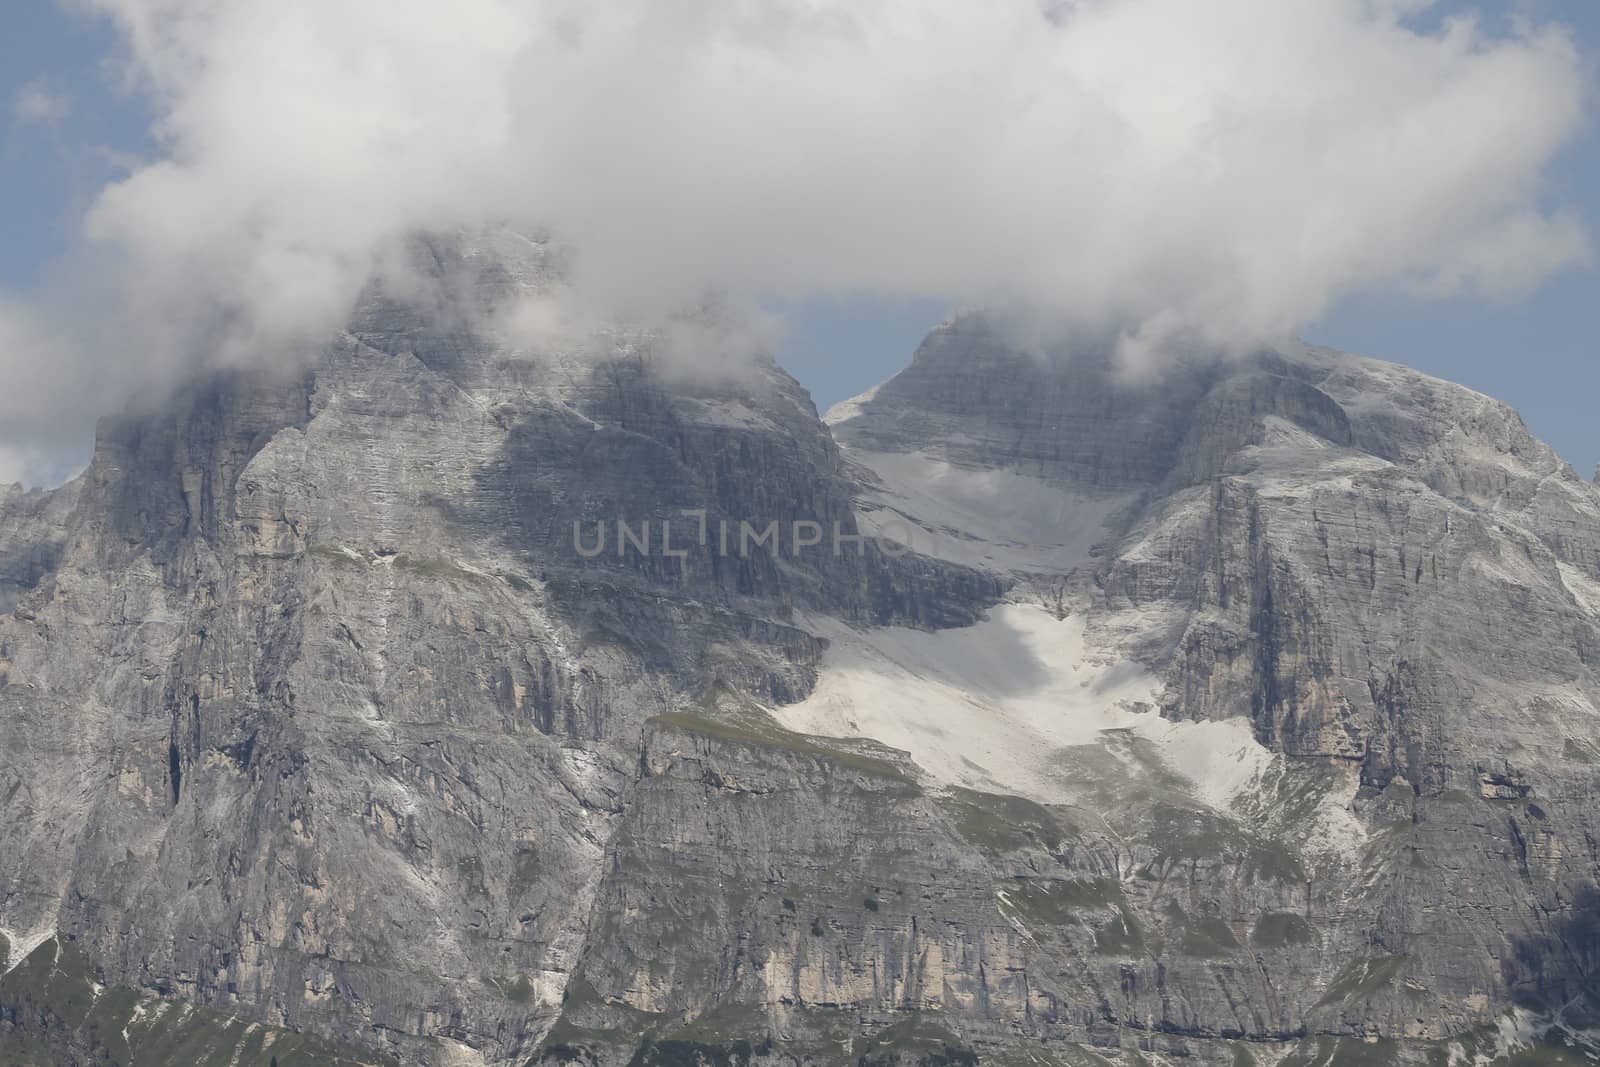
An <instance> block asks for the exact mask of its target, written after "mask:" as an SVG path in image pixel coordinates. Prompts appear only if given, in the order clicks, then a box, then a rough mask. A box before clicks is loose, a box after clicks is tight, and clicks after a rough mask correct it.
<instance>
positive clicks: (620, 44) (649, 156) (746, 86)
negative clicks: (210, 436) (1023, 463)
mask: <svg viewBox="0 0 1600 1067" xmlns="http://www.w3.org/2000/svg"><path fill="white" fill-rule="evenodd" d="M77 2H78V4H79V6H85V7H88V8H89V9H91V10H92V11H94V12H97V13H98V14H99V15H100V16H103V17H108V18H110V19H111V20H113V22H114V23H115V25H116V26H118V27H119V29H120V31H121V35H122V39H123V41H124V42H125V45H126V57H125V58H126V61H127V63H128V69H129V73H130V75H131V76H132V78H133V82H134V84H135V85H137V86H139V87H140V91H142V92H145V93H147V94H149V95H150V97H151V98H152V99H153V101H154V102H155V108H156V111H157V113H158V114H159V116H160V120H159V127H158V131H157V132H158V136H159V143H160V145H161V158H158V159H153V160H150V161H148V162H146V163H145V164H143V165H141V166H139V167H138V168H136V169H135V170H134V171H133V173H131V174H130V175H129V176H128V177H127V178H126V179H125V180H123V181H120V182H118V183H117V184H115V185H112V186H111V187H109V188H107V189H105V190H104V191H103V192H102V194H101V195H100V196H99V198H98V199H97V201H96V202H95V203H94V205H93V207H92V208H91V210H90V211H89V212H88V214H87V217H86V219H85V226H84V238H83V246H82V247H81V248H80V249H79V250H78V251H77V252H76V253H75V260H74V262H75V263H76V264H77V265H78V266H77V269H75V270H73V271H71V272H63V276H64V278H65V280H63V281H61V282H60V283H59V284H58V285H57V286H56V289H55V291H53V292H50V293H46V294H43V295H38V294H36V295H32V296H21V295H13V296H10V297H6V296H3V295H0V338H3V339H4V344H3V346H0V360H3V361H4V362H5V366H6V369H7V377H8V379H9V380H13V381H19V382H21V383H22V387H21V388H20V389H14V390H10V391H9V397H8V398H7V399H6V400H4V401H0V406H3V409H0V417H3V418H4V422H5V425H6V426H7V427H8V430H11V431H12V432H14V433H15V432H17V431H16V429H15V428H18V427H21V428H23V429H24V430H25V429H26V427H27V426H28V425H29V424H30V423H31V422H35V421H38V419H39V418H49V419H52V420H53V419H55V418H56V417H57V415H58V414H59V408H60V407H61V406H62V405H68V406H71V404H73V403H77V402H82V403H85V404H88V403H90V402H92V403H94V404H103V403H106V402H109V401H110V400H111V399H113V398H114V397H115V395H116V394H117V393H118V392H119V391H127V390H130V389H131V388H133V387H134V386H135V385H146V384H148V383H149V382H150V381H152V380H153V379H154V380H156V381H160V380H164V379H168V378H172V377H174V376H178V375H181V374H184V373H188V372H190V371H191V370H192V369H193V368H194V367H195V366H196V365H197V361H204V360H212V359H220V360H224V361H241V360H243V361H248V360H251V359H256V358H283V355H284V353H285V352H286V351H292V350H294V349H295V348H296V347H297V346H300V345H303V344H304V343H305V339H307V338H312V337H315V336H316V335H317V334H319V333H321V332H325V331H328V330H331V329H334V328H336V327H337V325H338V324H339V322H340V320H341V318H342V317H343V316H344V315H345V314H346V313H347V312H348V310H349V307H350V305H351V303H352V302H353V300H354V299H355V297H356V295H357V293H358V292H359V291H360V289H361V287H362V285H363V284H364V283H365V281H366V280H367V279H368V278H369V276H370V274H371V272H372V270H373V269H374V266H375V264H377V263H378V262H379V260H380V256H381V252H382V250H383V249H384V248H385V247H388V246H390V245H391V244H392V242H393V240H394V239H395V238H396V237H397V236H400V235H404V234H407V233H411V232H416V231H419V230H438V229H450V228H455V227H473V226H477V225H480V224H482V223H484V222H485V221H487V220H491V219H493V220H511V221H512V222H513V223H515V224H517V225H522V226H528V227H539V228H541V229H545V230H548V231H549V232H552V233H554V234H556V235H558V237H559V239H560V240H561V241H562V243H563V244H564V245H565V246H567V247H569V248H571V249H572V250H573V251H572V256H571V260H570V264H571V265H570V279H569V280H570V282H571V286H572V293H573V296H574V299H577V300H580V301H582V302H583V303H584V305H585V306H586V307H587V308H590V309H594V308H600V309H604V311H605V313H607V314H623V315H630V316H636V317H639V318H641V319H645V320H648V319H650V318H652V317H657V316H664V315H667V314H670V313H671V312H672V311H673V310H674V309H676V308H680V307H682V306H685V305H690V304H694V303H695V302H697V301H699V300H700V299H701V298H703V297H704V295H705V294H706V293H708V292H709V293H715V294H718V297H719V299H721V300H724V301H729V300H731V301H733V302H735V303H737V302H738V301H739V300H741V299H748V300H750V301H752V302H754V301H757V300H761V299H764V298H767V297H770V296H774V295H776V296H782V297H794V298H798V297H804V296H808V295H815V294H819V293H869V294H871V293H877V294H884V295H896V296H919V297H936V298H941V299H947V300H949V301H951V302H952V303H957V302H959V303H1001V304H1014V305H1018V306H1022V307H1026V308H1029V309H1031V310H1032V311H1034V312H1035V313H1037V314H1039V315H1042V316H1045V317H1047V318H1053V319H1055V320H1058V321H1060V322H1061V323H1062V324H1063V325H1064V326H1067V327H1084V328H1089V329H1093V330H1095V331H1096V332H1098V333H1103V332H1104V331H1106V330H1114V331H1116V332H1117V333H1118V334H1119V335H1120V336H1121V337H1122V338H1123V342H1122V345H1123V351H1124V357H1125V359H1127V360H1128V361H1129V362H1130V363H1132V364H1141V363H1143V364H1146V365H1148V364H1152V363H1155V362H1157V361H1159V359H1160V358H1161V357H1162V354H1163V353H1164V352H1165V351H1167V350H1169V349H1170V348H1171V347H1172V346H1174V345H1175V344H1179V343H1181V344H1184V345H1189V344H1204V345H1208V346H1214V347H1218V348H1221V349H1232V348H1245V347H1250V346H1253V345H1255V344H1258V343H1260V342H1262V341H1268V340H1272V339H1275V338H1278V337H1281V336H1283V335H1284V334H1286V333H1288V332H1289V331H1291V330H1293V329H1294V328H1295V327H1296V326H1298V325H1300V324H1303V323H1305V322H1307V321H1309V320H1312V319H1315V318H1317V317H1318V316H1320V315H1321V314H1323V313H1324V312H1325V311H1326V310H1327V308H1328V307H1329V306H1330V305H1332V304H1333V303H1335V302H1337V301H1338V300H1340V299H1341V298H1343V297H1345V296H1347V295H1350V294H1354V293H1358V292H1362V291H1370V290H1373V289H1377V288H1394V287H1402V288H1404V289H1405V290H1408V291H1412V292H1415V293H1416V294H1418V295H1419V296H1424V297H1425V296H1430V295H1436V294H1441V293H1451V292H1456V291H1460V290H1462V289H1468V290H1475V291H1482V292H1485V293H1490V294H1502V293H1517V292H1520V291H1525V290H1527V289H1529V288H1531V287H1533V286H1536V285H1538V284H1539V283H1540V282H1541V281H1542V280H1543V279H1545V278H1546V277H1548V276H1549V275H1550V274H1552V273H1553V272H1556V271H1559V270H1561V269H1563V268H1566V267H1569V266H1571V265H1573V264H1576V263H1580V262H1583V261H1585V260H1586V258H1587V256H1588V254H1589V245H1588V239H1587V235H1586V233H1585V231H1584V228H1583V226H1582V225H1581V224H1580V223H1579V222H1578V221H1577V220H1576V218H1575V217H1574V216H1573V215H1570V214H1568V213H1566V212H1565V211H1563V210H1562V209H1561V207H1560V206H1559V205H1554V206H1552V205H1550V204H1548V203H1547V202H1546V200H1545V198H1544V190H1543V189H1542V187H1541V175H1542V174H1543V173H1544V171H1545V170H1546V168H1547V166H1548V164H1549V163H1550V161H1551V160H1552V158H1553V157H1554V156H1555V155H1556V154H1557V153H1558V152H1559V151H1560V149H1561V148H1562V147H1563V146H1564V145H1566V144H1567V143H1568V142H1569V141H1571V140H1572V139H1573V138H1574V136H1575V135H1576V133H1577V132H1578V130H1579V128H1580V126H1581V123H1582V121H1583V112H1584V105H1585V103H1586V93H1587V86H1586V84H1585V76H1584V65H1583V63H1582V62H1581V60H1580V57H1579V56H1578V55H1577V53H1576V51H1575V48H1574V46H1573V45H1572V43H1571V41H1570V40H1569V38H1568V37H1567V36H1566V35H1565V34H1564V33H1563V32H1562V31H1561V30H1560V29H1559V28H1553V27H1546V26H1539V25H1533V24H1527V23H1523V24H1519V25H1518V27H1517V28H1516V29H1515V30H1514V31H1512V32H1511V33H1509V34H1504V35H1494V34H1490V33H1488V32H1486V31H1485V30H1484V29H1483V28H1482V27H1480V26H1479V25H1478V24H1477V23H1476V22H1474V21H1473V20H1471V19H1467V18H1455V19H1448V20H1445V21H1443V22H1442V23H1438V24H1437V25H1435V24H1433V23H1428V22H1425V21H1424V18H1425V17H1426V16H1427V15H1428V14H1429V9H1430V8H1431V7H1432V5H1430V4H1428V3H1426V2H1425V0H1412V2H1406V0H1305V2H1301V3H1293V4H1286V3H1283V2H1281V0H1216V2H1214V3H1208V4H1203V5H1201V4H1194V3H1192V2H1191V0H1054V2H1051V3H1048V4H1042V3H1041V2H1040V0H987V2H982V3H973V2H971V0H456V2H453V3H448V4H447V3H440V2H439V0H342V2H340V3H328V2H326V0H77ZM1423 26H1427V27H1428V28H1420V27H1423ZM85 318H91V319H94V320H96V321H94V322H93V323H87V324H86V323H85V321H84V320H85ZM112 337H114V338H116V339H118V340H117V343H116V344H109V343H108V338H112ZM41 350H48V351H51V352H53V353H54V359H55V364H54V366H55V370H54V371H53V372H52V374H51V375H48V376H44V377H43V378H42V380H41V381H40V382H38V383H37V384H36V385H34V386H30V385H29V383H28V379H29V378H31V377H32V376H31V375H27V374H24V372H25V371H27V370H29V369H30V368H32V367H34V366H35V361H36V360H38V358H39V357H38V355H37V353H38V352H40V351H41ZM80 380H83V381H88V380H92V381H93V382H94V384H95V386H96V388H95V389H94V390H91V391H87V392H86V391H85V390H83V389H80V388H76V387H75V383H77V382H79V381H80ZM43 412H50V415H48V416H44V415H42V414H41V413H43ZM23 436H25V433H24V434H23Z"/></svg>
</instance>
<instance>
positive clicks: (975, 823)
mask: <svg viewBox="0 0 1600 1067" xmlns="http://www.w3.org/2000/svg"><path fill="white" fill-rule="evenodd" d="M939 800H940V803H941V804H942V805H943V806H944V807H945V808H946V810H948V811H949V812H950V814H951V816H952V817H953V818H954V819H955V824H956V831H957V832H958V833H960V834H961V836H962V837H964V838H965V839H966V840H968V841H970V842H971V843H972V844H974V845H977V846H978V847H979V848H982V849H987V850H988V851H991V852H1015V851H1017V850H1018V849H1023V848H1029V847H1039V848H1043V849H1044V850H1045V851H1047V852H1051V853H1055V852H1059V851H1060V849H1061V846H1062V844H1063V843H1064V842H1066V841H1068V840H1070V839H1072V838H1075V837H1077V836H1078V830H1077V827H1075V826H1073V825H1072V824H1071V823H1069V822H1067V821H1066V820H1064V819H1061V818H1059V817H1058V816H1056V815H1054V814H1053V813H1051V811H1050V810H1049V809H1048V808H1046V807H1045V806H1044V805H1042V804H1035V803H1034V802H1033V801H1031V800H1027V799H1025V798H1023V797H1014V796H1007V795H1005V794H1003V793H980V792H978V791H977V790H974V789H962V788H960V787H957V788H954V789H951V790H950V791H949V793H948V794H947V795H945V796H943V797H940V798H939Z"/></svg>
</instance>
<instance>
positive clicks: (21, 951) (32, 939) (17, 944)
mask: <svg viewBox="0 0 1600 1067" xmlns="http://www.w3.org/2000/svg"><path fill="white" fill-rule="evenodd" d="M0 936H4V937H5V939H6V943H7V944H9V945H10V946H11V955H10V957H9V958H7V960H6V964H5V968H4V970H0V977H3V976H5V975H8V974H10V973H11V972H12V971H14V970H16V969H17V968H18V967H19V966H21V965H22V961H23V960H25V959H27V958H28V957H29V956H31V955H33V953H34V950H35V949H37V948H38V947H39V946H40V945H42V944H44V943H45V942H46V941H49V940H50V939H51V938H53V937H55V936H56V931H55V928H54V927H49V928H46V929H44V930H37V931H35V932H33V933H31V934H19V933H16V932H15V931H13V930H10V929H8V928H6V927H4V926H0Z"/></svg>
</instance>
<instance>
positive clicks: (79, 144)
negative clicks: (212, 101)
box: [0, 0, 1600, 475]
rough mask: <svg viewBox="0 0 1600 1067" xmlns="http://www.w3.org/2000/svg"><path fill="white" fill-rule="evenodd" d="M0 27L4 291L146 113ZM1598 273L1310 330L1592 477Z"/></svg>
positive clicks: (41, 23) (92, 58) (847, 377)
mask: <svg viewBox="0 0 1600 1067" xmlns="http://www.w3.org/2000/svg"><path fill="white" fill-rule="evenodd" d="M1468 7H1476V8H1478V9H1480V10H1482V11H1484V12H1485V14H1486V15H1487V17H1489V18H1493V19H1499V18H1508V17H1512V16H1513V15H1514V13H1515V12H1517V11H1522V10H1528V11H1530V12H1531V13H1532V14H1533V15H1535V16H1536V17H1539V18H1555V19H1558V20H1560V21H1563V22H1566V23H1569V24H1570V25H1572V26H1573V27H1574V28H1575V30H1576V31H1577V33H1578V36H1579V39H1580V42H1581V44H1582V46H1583V48H1584V49H1585V51H1586V54H1587V56H1588V58H1589V61H1590V65H1591V68H1592V67H1593V65H1594V62H1595V58H1596V56H1600V4H1596V3H1593V2H1592V0H1534V2H1530V3H1524V4H1509V3H1479V4H1467V3H1453V4H1445V5H1440V6H1439V7H1438V8H1436V9H1435V10H1434V11H1433V12H1431V13H1430V15H1429V16H1428V17H1429V18H1437V17H1442V16H1443V15H1445V14H1448V13H1450V12H1451V11H1454V10H1459V9H1463V8H1468ZM0 25H3V32H0V102H3V103H4V104H5V105H6V107H5V111H4V113H3V114H0V286H4V287H6V288H9V289H13V290H24V291H25V290H27V289H28V288H30V287H32V286H33V285H35V284H36V283H37V282H38V280H39V278H40V277H41V276H42V275H43V274H44V273H45V272H47V271H48V270H49V269H50V267H51V265H52V264H53V263H54V262H55V261H56V260H57V259H58V257H59V256H60V255H61V254H62V252H63V251H64V250H65V249H66V247H67V246H68V244H69V242H70V240H71V238H72V235H73V234H74V232H75V230H76V226H77V221H78V219H79V216H80V214H81V212H82V210H83V209H84V207H85V206H86V205H87V204H88V203H89V202H90V201H91V200H92V198H93V196H94V195H95V193H96V192H97V191H98V190H99V189H100V188H101V187H102V186H103V185H104V184H105V183H106V182H107V181H108V180H111V179H112V178H114V177H115V176H116V175H117V174H119V173H120V171H119V166H118V159H119V157H121V156H123V155H125V154H132V155H142V154H148V151H149V149H150V146H151V141H150V137H149V133H148V124H149V121H150V120H149V115H148V113H147V112H146V110H145V109H144V107H143V106H142V105H141V102H140V101H139V100H138V99H137V98H136V97H134V96H131V95H129V94H127V93H124V92H121V91H119V89H118V88H117V87H116V85H115V84H114V80H113V77H112V75H111V69H112V68H111V67H110V66H109V65H108V63H107V57H108V55H109V54H110V53H111V50H112V48H113V46H114V40H113V36H112V34H111V32H110V31H109V29H108V28H107V27H106V26H104V25H103V24H100V23H98V22H96V21H94V20H90V19H86V18H83V17H79V16H74V15H69V14H66V13H64V12H63V11H62V10H60V9H59V8H57V7H56V6H55V4H53V3H51V2H50V0H17V2H15V3H13V4H11V5H8V8H7V12H6V14H5V16H4V22H3V24H0ZM28 88H32V89H38V90H41V91H42V92H43V93H45V94H47V95H50V96H54V97H60V98H65V99H67V100H70V105H71V106H70V109H69V110H67V112H66V113H65V115H64V116H63V117H61V118H59V119H57V120H54V121H32V122H22V121H19V120H18V119H17V118H16V117H15V113H14V108H13V107H12V106H11V105H12V103H13V102H14V101H15V100H16V99H17V98H18V94H19V93H21V92H23V91H24V90H25V89H28ZM1551 178H1552V187H1551V198H1552V200H1554V201H1559V202H1563V203H1567V204H1570V205H1572V206H1575V207H1576V208H1578V209H1579V210H1580V211H1581V212H1582V213H1583V214H1584V216H1585V217H1586V219H1587V220H1588V223H1589V226H1590V229H1591V232H1593V233H1595V234H1600V135H1597V133H1596V131H1595V130H1594V129H1593V128H1590V129H1589V130H1588V131H1587V132H1586V134H1585V136H1584V137H1583V139H1582V140H1581V141H1580V142H1579V143H1578V144H1577V145H1575V146H1574V147H1573V148H1571V149H1570V150H1568V151H1567V152H1566V154H1565V155H1564V156H1563V157H1562V158H1561V159H1560V161H1559V163H1558V165H1557V167H1556V169H1555V171H1554V172H1553V173H1552V175H1551ZM1596 307H1600V272H1597V271H1596V269H1595V268H1593V267H1591V268H1587V269H1583V270H1579V271H1573V272H1568V273H1566V274H1564V275H1562V276H1559V277H1557V278H1556V279H1554V280H1553V281H1551V282H1548V283H1546V284H1545V285H1544V286H1543V287H1542V288H1541V289H1539V290H1538V291H1536V292H1535V293H1533V294H1531V295H1530V296H1528V297H1526V298H1524V299H1520V300H1514V301H1506V302H1500V303H1495V302H1489V301H1485V300H1483V299H1481V298H1476V297H1472V298H1468V297H1459V298H1452V299H1448V300H1443V301H1436V302H1417V301H1415V300H1412V299H1409V298H1402V297H1400V296H1398V295H1397V296H1395V297H1393V298H1385V297H1383V296H1369V297H1366V298H1363V299H1360V300H1356V301H1353V302H1348V303H1346V304H1345V305H1343V306H1340V307H1338V308H1337V309H1336V310H1335V311H1334V312H1333V313H1332V314H1330V315H1328V316H1327V317H1326V318H1325V319H1324V320H1323V321H1320V322H1318V323H1315V324H1313V325H1312V326H1310V327H1309V328H1307V329H1306V330H1304V331H1303V332H1304V335H1305V337H1306V339H1308V340H1311V341H1314V342H1317V343H1322V344H1327V345H1332V346H1334V347H1338V348H1343V349H1347V350H1350V351H1355V352H1360V353H1362V354H1365V355H1371V356H1376V357H1380V358H1385V359H1393V360H1396V361H1399V362H1404V363H1407V364H1410V365H1412V366H1415V367H1417V368H1419V369H1421V370H1424V371H1427V372H1429V373H1434V374H1438V375H1441V376H1444V377H1448V378H1452V379H1454V380H1457V381H1460V382H1463V383H1465V384H1467V385H1469V386H1472V387H1473V388H1476V389H1480V390H1482V391H1484V392H1486V393H1490V394H1492V395H1494V396H1497V397H1500V398H1501V399H1504V400H1506V401H1508V402H1510V403H1512V404H1513V405H1515V406H1516V407H1517V408H1518V409H1519V410H1520V411H1522V413H1523V414H1524V416H1525V417H1526V418H1527V420H1528V421H1529V423H1530V424H1531V426H1532V427H1533V429H1534V431H1535V432H1536V433H1537V434H1538V435H1539V436H1541V437H1542V438H1544V439H1545V440H1547V441H1549V442H1551V443H1552V444H1553V445H1555V446H1556V448H1557V449H1558V450H1559V451H1560V452H1561V453H1562V454H1563V455H1564V456H1565V457H1566V458H1567V459H1568V460H1569V461H1571V462H1572V463H1573V464H1574V465H1575V466H1577V467H1578V468H1579V470H1580V471H1581V472H1583V473H1584V474H1586V475H1587V474H1588V473H1589V472H1590V471H1591V470H1592V469H1593V468H1594V467H1595V465H1596V464H1597V463H1600V430H1597V429H1596V420H1595V418H1594V417H1593V415H1592V414H1591V412H1592V408H1593V407H1594V405H1595V403H1596V400H1597V398H1600V359H1597V358H1596V356H1597V354H1600V352H1597V343H1596V340H1595V328H1594V326H1595V318H1596V314H1595V310H1594V309H1595V308H1596ZM789 310H790V314H789V323H790V332H789V335H788V337H787V339H786V341H785V343H784V348H783V352H782V358H783V360H784V362H785V364H786V365H787V366H788V367H789V368H790V369H791V370H792V371H793V372H794V373H795V374H796V375H797V376H798V377H799V378H800V379H801V380H802V381H803V382H804V383H805V384H806V385H807V386H808V387H809V388H810V389H811V391H812V393H813V394H814V396H815V397H816V400H817V403H818V406H819V407H823V408H825V407H826V406H828V405H829V404H831V403H833V402H835V401H837V400H840V399H843V398H845V397H847V396H850V395H853V394H854V393H856V392H858V391H860V390H861V389H864V388H866V387H868V386H870V385H872V384H874V383H875V382H877V381H880V380H882V379H883V378H885V377H887V376H888V375H890V374H892V373H893V372H894V371H895V370H896V369H898V368H899V367H900V366H902V365H904V363H905V362H906V360H907V359H908V358H909V356H910V354H911V352H912V350H913V349H914V348H915V347H916V345H917V343H918V341H919V340H920V339H921V337H922V336H923V334H924V333H925V332H926V331H927V329H928V327H929V326H930V325H932V324H933V323H934V322H936V321H937V320H938V319H939V318H941V317H942V316H943V314H944V312H945V311H946V309H945V308H944V307H942V306H940V305H939V304H936V303H929V302H925V301H903V300H894V301H890V300H873V299H867V298H851V299H842V300H830V299H814V300H810V301H807V302H804V303H801V304H799V305H796V306H794V307H791V308H790V309H789Z"/></svg>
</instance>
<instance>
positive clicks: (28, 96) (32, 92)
mask: <svg viewBox="0 0 1600 1067" xmlns="http://www.w3.org/2000/svg"><path fill="white" fill-rule="evenodd" d="M71 113H72V98H71V97H70V96H67V95H65V94H64V93H53V92H51V91H50V90H49V89H48V88H47V87H46V86H45V84H44V82H42V81H31V82H29V83H28V84H26V85H24V86H23V87H22V88H20V89H18V90H17V93H16V95H15V96H14V97H12V100H11V115H12V118H14V119H15V120H16V121H17V122H18V123H20V124H22V125H24V126H29V125H33V124H35V123H43V124H45V125H54V124H55V123H58V122H60V121H61V120H62V119H64V118H66V117H67V116H68V115H70V114H71Z"/></svg>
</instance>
